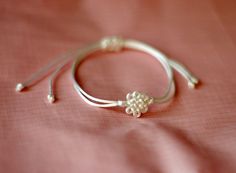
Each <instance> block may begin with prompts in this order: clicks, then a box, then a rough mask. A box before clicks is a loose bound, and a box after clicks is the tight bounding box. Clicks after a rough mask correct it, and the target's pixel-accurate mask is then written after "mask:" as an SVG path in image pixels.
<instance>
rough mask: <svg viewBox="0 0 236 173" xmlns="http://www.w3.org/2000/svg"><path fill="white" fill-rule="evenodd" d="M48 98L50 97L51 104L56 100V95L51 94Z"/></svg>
mask: <svg viewBox="0 0 236 173" xmlns="http://www.w3.org/2000/svg"><path fill="white" fill-rule="evenodd" d="M47 98H48V102H49V103H51V104H52V103H54V102H55V101H56V98H55V96H54V95H52V94H49V95H48V97H47Z"/></svg>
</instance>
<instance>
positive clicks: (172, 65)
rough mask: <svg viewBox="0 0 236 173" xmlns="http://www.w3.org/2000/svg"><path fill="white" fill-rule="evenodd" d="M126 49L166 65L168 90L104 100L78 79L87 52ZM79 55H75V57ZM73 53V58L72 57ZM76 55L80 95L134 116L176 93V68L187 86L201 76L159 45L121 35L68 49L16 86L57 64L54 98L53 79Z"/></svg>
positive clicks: (76, 85)
mask: <svg viewBox="0 0 236 173" xmlns="http://www.w3.org/2000/svg"><path fill="white" fill-rule="evenodd" d="M124 48H127V49H135V50H138V51H143V52H146V53H148V54H150V55H152V56H153V57H155V58H156V59H157V60H158V61H159V62H160V63H161V64H162V66H163V68H164V69H165V71H166V74H167V78H168V87H167V89H166V92H165V93H164V95H163V96H161V97H151V96H148V95H146V94H144V93H141V92H137V91H134V92H132V93H128V94H127V95H126V100H104V99H100V98H96V97H93V96H91V95H89V94H88V93H86V92H85V91H84V90H83V89H82V88H81V86H80V85H79V83H78V82H77V81H76V69H77V67H78V65H79V63H80V62H81V60H82V59H83V58H85V57H86V56H88V55H90V54H92V53H94V52H97V51H100V50H102V51H109V52H118V51H121V50H123V49H124ZM74 56H76V58H73V57H74ZM69 57H72V58H69ZM73 59H74V63H73V65H72V79H73V85H74V88H75V89H76V91H77V93H78V94H79V95H80V96H81V98H82V99H83V100H84V101H85V102H86V103H88V104H89V105H91V106H96V107H115V106H120V107H126V108H125V111H126V113H127V114H132V115H133V116H134V117H140V116H141V114H142V113H146V112H147V111H148V106H149V105H151V104H154V103H159V104H160V103H164V102H167V101H169V100H170V99H171V98H172V97H173V96H174V94H175V83H174V79H173V70H172V69H175V70H176V71H178V72H179V73H180V74H181V75H182V76H183V77H184V78H186V80H187V81H188V86H189V87H190V88H195V85H196V84H197V83H198V79H197V78H196V77H194V76H193V75H192V74H191V73H190V72H189V71H188V70H187V69H186V68H185V67H184V66H183V65H181V64H179V63H178V62H176V61H174V60H171V59H169V58H167V56H166V55H164V54H163V53H162V52H160V51H158V50H157V49H155V48H153V47H151V46H150V45H147V44H145V43H143V42H140V41H137V40H132V39H127V40H126V39H122V38H120V37H115V36H113V37H107V38H104V39H102V40H100V41H98V42H96V43H94V44H91V45H89V46H87V47H85V48H83V49H78V50H75V51H71V52H68V53H67V54H66V55H64V56H62V57H60V58H58V59H56V60H55V61H53V62H51V63H50V64H48V65H47V66H45V67H44V68H42V69H41V70H39V71H38V72H36V73H35V74H33V75H32V76H31V77H30V78H29V79H28V80H26V81H25V82H24V83H18V84H17V86H16V91H22V90H23V89H24V88H25V87H29V86H30V85H32V84H33V83H35V82H36V81H37V79H38V78H39V77H42V76H44V75H46V74H47V72H48V71H49V70H50V69H51V68H53V67H54V66H57V68H55V69H54V72H53V73H52V75H51V77H50V79H49V94H48V100H49V102H50V103H53V102H54V101H55V94H54V90H53V84H54V80H55V78H56V76H57V74H58V73H59V72H60V70H61V69H62V68H63V67H64V66H65V65H66V64H68V63H69V62H71V60H73Z"/></svg>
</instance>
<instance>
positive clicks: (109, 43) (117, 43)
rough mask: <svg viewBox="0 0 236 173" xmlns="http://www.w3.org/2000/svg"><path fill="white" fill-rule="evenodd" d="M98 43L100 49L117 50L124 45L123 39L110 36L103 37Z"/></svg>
mask: <svg viewBox="0 0 236 173" xmlns="http://www.w3.org/2000/svg"><path fill="white" fill-rule="evenodd" d="M100 44H101V48H102V50H105V51H110V52H118V51H120V50H121V49H122V48H123V47H124V40H123V39H122V38H120V37H116V36H112V37H106V38H103V39H102V40H101V42H100Z"/></svg>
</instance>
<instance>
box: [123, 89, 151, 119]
mask: <svg viewBox="0 0 236 173" xmlns="http://www.w3.org/2000/svg"><path fill="white" fill-rule="evenodd" d="M153 102H154V100H153V98H152V97H149V96H147V95H146V94H143V93H140V92H137V91H134V92H132V93H128V94H127V95H126V109H125V112H126V113H127V114H133V116H134V117H140V116H141V114H142V113H146V112H147V111H148V105H150V104H152V103H153Z"/></svg>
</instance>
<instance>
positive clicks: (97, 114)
mask: <svg viewBox="0 0 236 173" xmlns="http://www.w3.org/2000/svg"><path fill="white" fill-rule="evenodd" d="M235 9H236V1H235V0H202V1H195V0H155V1H154V0H153V1H151V0H147V1H144V0H139V1H134V0H128V1H119V0H114V1H110V0H100V1H95V0H86V1H82V0H81V1H78V0H64V1H63V0H60V1H59V0H51V1H47V0H35V1H29V0H28V1H17V0H8V1H1V2H0V80H1V83H0V172H1V173H36V172H40V173H52V172H56V173H64V172H68V173H79V172H81V173H93V172H97V173H100V172H101V173H111V172H112V173H116V172H117V173H121V172H123V173H125V172H135V173H144V172H145V173H146V172H157V173H235V172H236V164H235V163H236V115H235V113H236V104H235V103H236V89H235V86H236V80H235V73H236V12H235ZM107 35H121V36H123V37H129V38H135V39H139V40H142V41H145V42H147V43H150V44H152V45H153V46H155V47H157V48H159V49H160V50H162V51H163V52H165V53H167V54H168V55H169V56H171V57H172V58H174V59H176V60H179V61H180V62H181V63H183V64H185V65H187V67H189V69H190V70H191V71H192V72H193V73H194V74H195V75H196V76H198V77H199V78H200V79H201V81H202V85H201V86H200V87H199V88H198V89H197V90H195V91H192V90H189V89H188V88H187V85H186V81H185V80H184V79H183V78H182V77H181V76H180V75H179V74H175V76H176V81H177V90H178V92H177V95H176V97H175V99H174V100H173V102H172V103H171V104H170V105H168V106H158V105H157V106H154V107H152V109H151V112H150V113H148V114H147V115H145V116H144V117H143V118H141V119H135V118H133V117H131V116H127V115H126V114H125V113H124V111H123V109H101V108H94V107H90V106H88V105H86V104H85V103H84V102H83V101H82V100H81V98H80V97H79V96H78V95H77V94H76V92H75V90H74V89H73V87H72V82H71V77H70V72H69V71H66V73H64V74H62V75H61V76H60V78H59V79H58V81H57V93H58V99H59V100H58V102H57V103H56V104H55V105H49V104H48V103H47V100H46V95H47V80H44V81H42V82H40V83H38V84H37V85H35V86H34V87H32V88H30V89H29V90H28V91H26V92H24V93H19V94H18V93H16V92H14V87H15V84H16V83H18V82H21V81H24V79H26V78H27V77H28V76H29V74H31V73H33V72H35V70H36V69H39V68H40V67H42V66H43V65H45V64H47V63H48V62H50V60H52V59H53V57H55V56H58V55H60V54H61V53H63V52H65V51H67V50H69V49H71V48H77V47H80V46H82V45H86V44H87V43H90V42H93V41H96V40H97V39H100V38H101V37H103V36H107ZM78 73H79V79H80V81H81V83H82V85H83V87H84V88H85V89H86V90H87V91H88V92H90V93H91V94H93V95H94V96H97V97H102V98H107V99H109V98H110V99H114V98H120V99H121V98H124V96H125V94H126V93H127V92H130V91H133V90H139V91H145V92H147V93H149V94H151V95H160V94H161V93H162V92H163V90H164V88H165V82H166V79H165V74H164V72H163V71H162V70H161V68H160V66H159V65H158V63H157V62H156V61H155V60H154V59H152V58H150V57H149V56H148V55H145V54H143V53H139V52H135V51H125V52H122V53H118V54H98V55H97V56H92V57H91V58H88V59H86V60H85V61H84V62H83V64H81V66H80V69H79V70H78Z"/></svg>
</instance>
